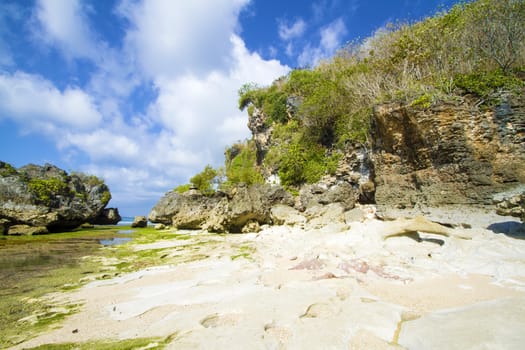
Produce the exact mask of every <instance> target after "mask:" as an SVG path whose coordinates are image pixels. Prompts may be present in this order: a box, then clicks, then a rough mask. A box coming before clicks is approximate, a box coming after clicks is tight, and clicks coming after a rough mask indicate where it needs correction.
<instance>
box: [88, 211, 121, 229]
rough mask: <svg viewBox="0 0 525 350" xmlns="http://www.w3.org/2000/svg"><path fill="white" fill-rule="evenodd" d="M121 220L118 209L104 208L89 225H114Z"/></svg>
mask: <svg viewBox="0 0 525 350" xmlns="http://www.w3.org/2000/svg"><path fill="white" fill-rule="evenodd" d="M120 220H122V217H121V216H120V214H119V212H118V208H106V209H104V210H102V212H100V214H99V215H98V216H97V217H96V218H95V219H94V220H92V221H90V223H92V224H93V225H116V224H118V222H119V221H120Z"/></svg>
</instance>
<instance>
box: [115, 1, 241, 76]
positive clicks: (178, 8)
mask: <svg viewBox="0 0 525 350" xmlns="http://www.w3.org/2000/svg"><path fill="white" fill-rule="evenodd" d="M247 2H248V0H217V1H214V3H213V5H211V4H210V2H209V1H206V0H194V1H142V2H139V3H136V2H131V1H125V2H123V4H122V5H121V6H120V13H121V14H122V15H124V16H125V17H126V18H127V19H128V20H129V21H130V22H131V23H132V26H133V29H132V30H131V31H129V32H128V33H127V37H126V43H127V45H128V47H129V48H130V49H131V50H132V51H134V53H135V54H136V57H137V58H138V61H139V63H140V66H141V68H142V70H143V71H144V73H145V74H146V75H147V76H149V77H152V78H158V77H160V76H162V77H166V76H168V77H174V76H177V75H179V74H188V73H190V74H207V73H208V72H209V70H212V69H216V68H218V64H222V66H221V67H222V68H224V67H226V64H227V62H226V61H227V59H228V56H229V53H230V51H231V44H230V41H229V37H230V35H231V34H232V33H233V32H234V31H235V28H236V27H237V17H238V15H239V12H240V10H241V8H242V7H243V6H244V5H246V4H247Z"/></svg>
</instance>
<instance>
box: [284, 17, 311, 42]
mask: <svg viewBox="0 0 525 350" xmlns="http://www.w3.org/2000/svg"><path fill="white" fill-rule="evenodd" d="M305 30H306V22H305V21H304V20H303V19H302V18H299V19H298V20H296V21H295V22H294V23H293V24H291V25H288V24H286V23H285V22H284V21H281V22H280V23H279V37H280V38H281V40H284V41H288V40H290V39H295V38H299V37H301V36H302V35H303V34H304V31H305Z"/></svg>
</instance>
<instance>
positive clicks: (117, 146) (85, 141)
mask: <svg viewBox="0 0 525 350" xmlns="http://www.w3.org/2000/svg"><path fill="white" fill-rule="evenodd" d="M59 144H60V145H61V146H62V147H69V146H74V147H76V148H78V149H80V150H81V151H83V152H84V153H87V154H88V155H89V157H90V158H91V159H92V160H94V161H99V160H112V161H118V162H129V161H135V160H136V159H137V158H138V156H139V155H140V151H139V145H138V144H137V143H136V142H135V141H134V140H132V139H131V137H129V136H126V135H123V134H119V133H116V132H115V131H113V130H112V131H109V130H105V129H97V130H95V131H93V132H90V133H76V132H70V133H68V134H66V135H64V137H63V138H62V139H61V140H59Z"/></svg>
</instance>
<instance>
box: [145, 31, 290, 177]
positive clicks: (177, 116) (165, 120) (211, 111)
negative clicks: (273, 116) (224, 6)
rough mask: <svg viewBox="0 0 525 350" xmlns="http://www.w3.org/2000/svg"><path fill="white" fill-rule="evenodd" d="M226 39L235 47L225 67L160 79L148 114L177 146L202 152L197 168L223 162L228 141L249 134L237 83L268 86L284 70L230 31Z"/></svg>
mask: <svg viewBox="0 0 525 350" xmlns="http://www.w3.org/2000/svg"><path fill="white" fill-rule="evenodd" d="M230 41H231V44H232V46H233V51H232V52H231V56H232V60H231V67H230V68H229V70H227V71H221V70H213V71H211V72H209V74H208V75H207V76H205V77H202V78H199V77H198V76H195V75H183V76H180V77H178V78H176V79H159V81H158V82H157V87H158V90H159V96H158V99H157V100H156V102H155V104H154V105H153V106H152V109H151V110H150V115H152V116H153V118H154V119H157V120H158V122H159V123H160V124H161V125H162V126H163V128H164V129H166V130H169V131H170V132H172V133H173V135H174V136H175V137H176V139H177V140H178V144H179V146H180V145H184V146H185V147H187V148H188V149H189V150H190V151H192V153H195V154H197V155H198V156H199V157H200V159H201V162H200V164H199V166H200V167H202V166H203V165H204V164H206V162H211V163H215V164H217V163H219V162H222V153H223V151H224V147H225V146H226V145H228V144H230V143H232V142H235V141H237V140H242V139H244V138H246V137H248V136H249V135H250V134H249V130H248V128H247V126H246V125H247V116H246V115H245V114H244V113H243V112H240V111H239V110H238V108H237V99H238V95H237V91H238V89H239V88H240V87H241V85H242V84H244V83H246V82H255V83H258V84H261V85H268V84H270V83H271V82H272V81H273V80H274V79H276V78H277V77H279V76H281V75H284V74H286V72H287V71H288V68H287V67H284V66H282V65H280V64H279V63H278V62H277V61H265V60H263V59H262V58H261V57H260V56H259V55H258V54H256V53H250V52H248V51H247V49H246V47H245V46H244V42H243V41H242V40H241V39H240V38H239V37H237V36H235V35H233V36H232V37H231V38H230ZM218 158H220V159H218Z"/></svg>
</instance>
